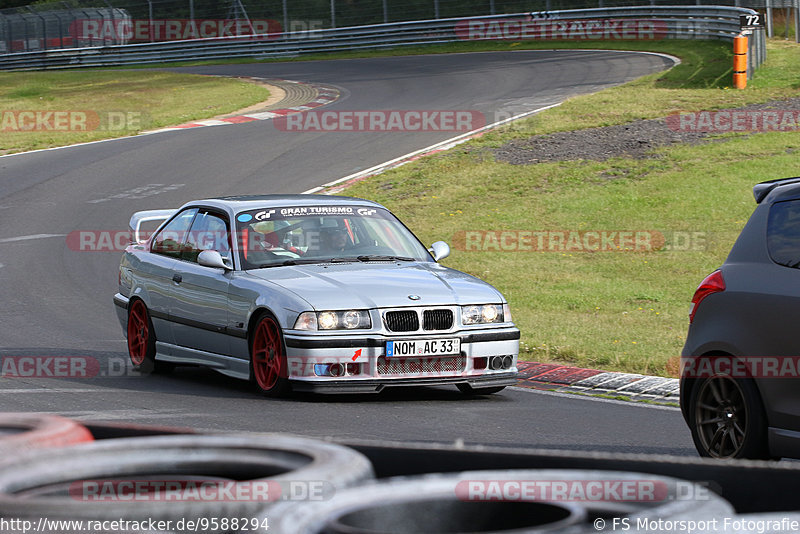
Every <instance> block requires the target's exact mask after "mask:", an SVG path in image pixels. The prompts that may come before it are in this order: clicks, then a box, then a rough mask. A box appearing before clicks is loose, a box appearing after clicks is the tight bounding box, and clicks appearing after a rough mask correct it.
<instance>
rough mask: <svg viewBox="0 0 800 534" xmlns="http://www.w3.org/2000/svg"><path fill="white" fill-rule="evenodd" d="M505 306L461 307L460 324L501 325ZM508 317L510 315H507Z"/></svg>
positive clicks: (504, 319)
mask: <svg viewBox="0 0 800 534" xmlns="http://www.w3.org/2000/svg"><path fill="white" fill-rule="evenodd" d="M507 307H508V305H507V304H483V305H473V306H462V307H461V324H486V323H503V322H505V321H506V320H510V318H509V319H506V318H505V315H506V314H505V313H504V312H505V310H506V308H507ZM508 315H509V316H510V313H509V314H508Z"/></svg>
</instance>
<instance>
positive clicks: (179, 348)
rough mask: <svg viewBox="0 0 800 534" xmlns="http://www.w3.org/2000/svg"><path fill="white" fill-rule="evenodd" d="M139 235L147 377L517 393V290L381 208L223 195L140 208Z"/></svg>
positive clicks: (133, 249)
mask: <svg viewBox="0 0 800 534" xmlns="http://www.w3.org/2000/svg"><path fill="white" fill-rule="evenodd" d="M148 221H163V223H162V224H161V225H160V226H159V227H158V228H157V230H155V231H154V232H152V233H151V234H150V235H145V232H144V231H143V229H142V228H143V225H144V223H147V222H148ZM131 230H132V232H133V235H134V242H133V243H132V244H131V245H130V246H128V247H127V249H126V250H125V253H124V255H123V257H122V262H121V263H120V267H119V292H118V293H117V294H116V295H114V304H115V308H116V311H117V314H118V316H119V320H120V323H121V324H122V328H123V330H124V332H125V333H126V335H127V338H128V352H129V354H130V358H131V361H132V363H133V365H134V367H135V368H137V369H138V370H140V371H142V372H153V371H164V370H169V369H171V368H172V367H174V366H175V365H182V364H184V365H185V364H191V365H204V366H208V367H210V368H212V369H215V370H217V371H219V372H220V373H223V374H225V375H229V376H233V377H237V378H242V379H249V380H250V381H251V382H253V384H254V385H255V386H256V387H257V388H258V389H259V390H260V391H261V392H263V393H264V394H266V395H268V396H282V395H285V394H287V393H288V392H289V391H290V390H292V389H294V390H298V391H315V392H329V393H367V392H380V391H381V390H383V389H384V388H385V387H386V386H395V385H398V386H399V385H403V386H409V385H420V386H431V385H445V384H452V385H455V386H457V387H458V388H459V389H460V390H461V391H462V392H464V393H467V394H489V393H496V392H498V391H500V390H502V389H503V388H504V387H505V386H508V385H512V384H514V383H515V376H516V372H517V368H516V366H517V354H518V352H519V337H520V336H519V330H518V329H517V328H516V327H515V326H514V324H513V323H512V322H511V312H510V311H509V307H508V304H507V303H506V300H505V299H504V298H503V295H501V294H500V292H499V291H497V290H496V289H495V288H494V287H492V286H490V285H489V284H487V283H486V282H483V281H481V280H479V279H477V278H475V277H473V276H470V275H468V274H465V273H462V272H460V271H456V270H454V269H449V268H447V267H444V266H442V265H440V264H439V263H438V261H439V260H441V259H443V258H445V257H446V256H448V255H449V253H450V248H449V246H448V245H447V244H446V243H444V242H442V241H438V242H436V243H433V244H432V245H431V248H430V249H427V248H426V247H425V246H424V245H422V243H420V241H419V239H417V237H416V236H414V234H413V233H411V231H410V230H409V229H408V228H406V227H405V226H404V225H403V223H401V222H400V221H399V220H398V219H397V218H396V217H395V216H394V215H392V213H390V212H389V210H387V209H386V208H384V207H383V206H381V205H380V204H377V203H375V202H371V201H368V200H362V199H358V198H347V197H336V196H323V195H264V196H240V197H220V198H215V199H209V200H200V201H196V202H189V203H188V204H185V205H184V206H183V207H181V208H180V209H178V210H152V211H142V212H138V213H135V214H134V215H133V217H132V218H131Z"/></svg>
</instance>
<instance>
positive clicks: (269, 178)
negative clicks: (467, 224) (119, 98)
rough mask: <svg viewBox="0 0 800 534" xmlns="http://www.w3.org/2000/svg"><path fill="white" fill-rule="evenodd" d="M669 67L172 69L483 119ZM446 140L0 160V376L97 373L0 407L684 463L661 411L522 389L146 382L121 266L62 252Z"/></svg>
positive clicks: (254, 142) (319, 140)
mask: <svg viewBox="0 0 800 534" xmlns="http://www.w3.org/2000/svg"><path fill="white" fill-rule="evenodd" d="M671 63H672V62H671V60H669V59H668V58H664V57H661V56H657V55H652V54H637V53H624V52H603V51H536V52H533V51H530V52H523V51H520V52H498V53H493V52H492V53H478V54H457V55H447V56H444V55H432V56H419V57H395V58H380V59H362V60H341V61H328V62H296V63H281V64H266V63H265V64H252V65H224V66H207V67H193V68H182V69H178V70H181V71H185V72H194V73H204V74H217V75H236V76H258V77H264V78H281V79H289V80H298V81H305V82H313V83H320V84H326V85H333V86H335V87H338V88H339V90H340V91H341V94H342V98H340V99H339V100H338V101H337V102H336V103H334V104H332V105H330V106H328V107H326V108H323V109H325V110H328V109H331V110H392V109H415V110H441V109H450V110H476V111H480V112H482V113H484V114H485V115H486V117H487V122H493V121H494V118H495V117H498V118H502V117H506V116H508V115H510V114H513V113H520V112H522V111H526V110H529V109H534V108H538V107H542V106H546V105H550V104H554V103H557V102H560V101H562V100H564V99H565V98H566V97H568V96H571V95H574V94H579V93H586V92H591V91H596V90H599V89H601V88H603V87H607V86H610V85H614V84H619V83H622V82H625V81H628V80H631V79H633V78H636V77H638V76H641V75H644V74H648V73H652V72H657V71H659V70H663V69H665V68H668V67H669V66H670V65H671ZM130 111H144V112H146V110H130ZM454 135H457V134H454V133H452V132H427V133H413V132H412V133H398V132H382V133H375V132H366V133H352V132H346V133H332V132H324V133H312V132H285V131H280V130H278V129H276V128H275V126H274V125H273V124H272V122H271V121H258V122H251V123H246V124H239V125H231V126H214V127H206V128H195V129H191V130H186V131H180V132H165V133H157V134H153V135H146V136H138V137H134V138H127V139H122V140H114V141H110V142H101V143H95V144H89V145H83V146H77V147H71V148H65V149H59V150H47V151H39V152H33V153H28V154H21V155H14V156H10V157H3V158H0V207H2V209H1V210H0V302H2V306H0V355H2V356H3V365H4V367H3V371H4V372H5V373H6V374H7V372H8V369H7V368H6V367H5V366H6V365H8V364H9V362H14V363H16V364H19V363H21V362H23V361H24V360H23V358H28V360H26V361H28V362H30V361H36V362H38V363H37V365H39V367H38V368H37V373H36V374H40V375H47V374H48V372H52V371H54V370H56V368H57V366H58V365H73V364H74V362H76V361H78V362H79V364H80V365H81V366H85V368H87V369H90V370H91V372H90V373H89V374H90V375H93V376H91V377H89V378H79V377H70V378H56V377H36V378H34V377H29V378H0V402H2V411H20V412H26V411H36V412H54V413H61V414H65V415H68V416H73V417H78V418H82V419H90V420H106V421H118V422H136V423H154V424H160V425H180V426H191V427H195V428H200V429H213V430H230V431H233V430H242V431H286V432H293V433H298V434H305V435H311V436H333V437H337V438H366V439H369V438H379V439H392V440H414V441H441V442H452V441H455V440H463V441H464V442H466V443H482V444H491V445H509V446H510V445H513V446H540V447H546V448H563V449H573V450H602V451H630V452H650V453H659V454H679V455H695V452H694V447H693V446H692V443H691V439H690V436H689V431H688V429H687V428H686V426H685V425H684V423H683V420H682V418H681V415H680V413H679V411H678V410H677V409H675V408H669V407H653V406H648V405H641V404H638V405H633V404H630V403H621V402H616V401H606V400H598V399H589V398H584V397H577V396H570V395H556V394H551V393H542V392H536V391H532V390H523V389H517V388H510V389H507V390H506V391H504V392H503V393H501V394H499V395H495V396H493V397H484V398H476V399H465V398H464V397H462V396H461V395H460V394H459V393H458V391H457V390H456V389H455V388H427V389H401V390H395V391H387V392H385V393H384V394H382V395H378V396H347V397H338V396H337V397H323V396H312V395H303V396H295V397H294V398H291V399H288V400H269V399H265V398H262V397H260V396H258V395H257V394H255V393H254V392H253V391H252V390H251V389H250V388H249V386H248V384H247V383H245V382H243V381H237V380H233V379H229V378H226V377H223V376H221V375H218V374H216V373H214V372H212V371H208V370H204V369H197V368H185V369H179V370H177V371H176V372H175V373H174V374H172V375H169V376H150V377H141V376H131V375H130V373H129V372H128V371H126V360H127V353H126V346H125V342H124V338H123V335H122V332H121V329H120V327H119V324H118V322H117V319H116V316H115V312H114V307H113V305H112V302H111V297H112V295H113V294H114V292H115V291H116V284H117V265H118V263H119V257H120V254H119V252H81V251H77V250H71V249H70V247H68V246H67V241H66V237H65V236H66V235H67V234H69V233H70V232H73V231H77V230H89V231H102V230H107V231H117V230H124V229H126V228H127V221H128V219H129V218H130V215H131V214H132V213H133V212H134V211H138V210H144V209H157V208H174V207H178V206H179V205H181V204H182V203H183V202H185V201H188V200H192V199H195V198H203V197H209V196H214V195H220V194H248V193H297V192H302V191H305V190H307V189H310V188H312V187H314V186H317V185H320V184H322V183H325V182H329V181H332V180H334V179H337V178H339V177H342V176H345V175H348V174H351V173H353V172H357V171H359V170H363V169H365V168H369V167H371V166H373V165H376V164H379V163H381V162H384V161H387V160H390V159H393V158H396V157H399V156H402V155H404V154H406V153H408V152H411V151H414V150H417V149H420V148H422V147H425V146H428V145H431V144H433V143H436V142H439V141H442V140H445V139H448V138H450V137H453V136H454ZM448 237H449V236H442V238H443V239H447V238H448ZM445 263H446V261H445ZM500 289H501V290H502V288H500ZM14 356H16V357H18V358H11V359H9V357H14ZM30 357H35V358H34V359H33V360H32V359H31V358H30ZM76 358H78V359H76ZM59 362H60V363H59ZM64 362H67V363H64ZM70 362H73V363H70ZM48 370H49V371H48Z"/></svg>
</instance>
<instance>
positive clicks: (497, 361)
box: [489, 356, 503, 371]
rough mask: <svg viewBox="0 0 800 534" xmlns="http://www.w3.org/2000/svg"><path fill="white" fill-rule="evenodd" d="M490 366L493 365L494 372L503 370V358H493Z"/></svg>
mask: <svg viewBox="0 0 800 534" xmlns="http://www.w3.org/2000/svg"><path fill="white" fill-rule="evenodd" d="M489 365H491V367H492V369H493V370H494V371H497V370H498V369H502V367H503V357H502V356H495V357H493V358H492V360H491V362H490V364H489Z"/></svg>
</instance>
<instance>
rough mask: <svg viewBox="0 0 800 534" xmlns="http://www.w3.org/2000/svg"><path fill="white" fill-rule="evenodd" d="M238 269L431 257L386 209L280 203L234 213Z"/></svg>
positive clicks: (413, 259) (423, 259) (410, 259)
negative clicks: (270, 206) (238, 244)
mask: <svg viewBox="0 0 800 534" xmlns="http://www.w3.org/2000/svg"><path fill="white" fill-rule="evenodd" d="M236 225H237V235H238V237H239V243H240V246H239V248H240V250H239V254H240V261H241V264H242V268H243V269H259V268H264V267H276V266H280V265H298V264H303V263H328V262H338V261H432V258H431V256H430V254H429V253H428V251H427V250H426V249H425V247H424V246H423V245H422V243H420V242H419V240H418V239H417V238H416V236H415V235H414V234H412V233H411V232H410V231H409V230H408V229H407V228H406V227H405V226H403V224H402V223H401V222H400V221H399V220H397V218H396V217H395V216H394V215H392V214H391V213H389V211H387V210H385V209H380V208H367V207H361V206H294V207H293V206H286V207H280V208H268V209H255V210H249V211H244V212H241V213H238V214H237V215H236Z"/></svg>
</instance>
